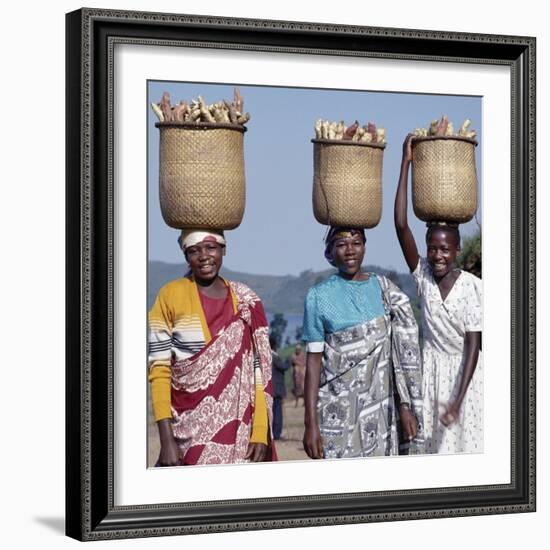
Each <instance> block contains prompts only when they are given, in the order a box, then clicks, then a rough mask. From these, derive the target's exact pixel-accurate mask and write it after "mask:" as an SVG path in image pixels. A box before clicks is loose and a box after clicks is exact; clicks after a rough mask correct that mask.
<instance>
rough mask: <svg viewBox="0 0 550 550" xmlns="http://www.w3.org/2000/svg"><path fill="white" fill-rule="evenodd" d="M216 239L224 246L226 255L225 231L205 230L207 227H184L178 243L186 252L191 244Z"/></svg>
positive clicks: (215, 240)
mask: <svg viewBox="0 0 550 550" xmlns="http://www.w3.org/2000/svg"><path fill="white" fill-rule="evenodd" d="M205 241H214V242H216V243H218V244H219V245H220V246H222V247H223V253H224V255H225V239H224V236H223V231H216V230H205V229H182V230H181V234H180V236H179V237H178V244H179V245H180V247H181V249H182V250H183V251H184V252H185V250H186V249H187V248H189V247H190V246H194V245H196V244H199V243H202V242H205Z"/></svg>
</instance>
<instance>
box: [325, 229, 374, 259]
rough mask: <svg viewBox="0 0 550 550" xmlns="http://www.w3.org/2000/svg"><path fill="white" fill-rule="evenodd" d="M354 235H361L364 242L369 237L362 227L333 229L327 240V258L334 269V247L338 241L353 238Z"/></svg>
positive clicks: (330, 230) (329, 232)
mask: <svg viewBox="0 0 550 550" xmlns="http://www.w3.org/2000/svg"><path fill="white" fill-rule="evenodd" d="M354 233H359V235H361V237H362V238H363V242H364V243H365V242H367V237H366V236H365V230H364V229H363V228H362V227H331V228H330V229H329V231H328V233H327V236H326V238H325V258H326V259H327V261H328V263H329V264H330V265H332V266H334V267H336V264H335V263H334V258H333V257H332V245H333V244H334V241H335V240H336V239H342V238H345V237H351V236H352V235H353V234H354Z"/></svg>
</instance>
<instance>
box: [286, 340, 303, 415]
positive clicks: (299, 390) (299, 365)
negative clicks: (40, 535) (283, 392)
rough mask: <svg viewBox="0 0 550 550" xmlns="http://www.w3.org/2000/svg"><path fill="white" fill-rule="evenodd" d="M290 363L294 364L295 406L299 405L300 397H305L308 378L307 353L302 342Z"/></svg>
mask: <svg viewBox="0 0 550 550" xmlns="http://www.w3.org/2000/svg"><path fill="white" fill-rule="evenodd" d="M290 364H291V365H292V380H293V383H294V384H293V387H292V393H293V394H294V398H295V399H296V401H295V403H294V406H295V407H297V406H298V401H299V400H300V397H301V398H303V397H304V382H305V379H306V355H305V353H304V350H303V348H302V345H301V344H296V347H295V348H294V353H293V354H292V355H291V357H290Z"/></svg>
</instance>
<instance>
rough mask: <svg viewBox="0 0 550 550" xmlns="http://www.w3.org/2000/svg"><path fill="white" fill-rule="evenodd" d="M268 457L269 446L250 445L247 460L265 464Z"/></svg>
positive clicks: (245, 456)
mask: <svg viewBox="0 0 550 550" xmlns="http://www.w3.org/2000/svg"><path fill="white" fill-rule="evenodd" d="M266 456H267V445H264V444H263V443H249V444H248V449H247V450H246V454H245V455H244V458H245V459H247V460H248V459H250V462H263V461H264V460H265V457H266Z"/></svg>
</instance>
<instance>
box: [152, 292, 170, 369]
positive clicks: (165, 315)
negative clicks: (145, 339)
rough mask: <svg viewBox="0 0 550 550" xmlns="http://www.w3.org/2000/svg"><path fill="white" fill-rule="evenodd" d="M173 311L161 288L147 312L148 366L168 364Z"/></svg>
mask: <svg viewBox="0 0 550 550" xmlns="http://www.w3.org/2000/svg"><path fill="white" fill-rule="evenodd" d="M173 323H174V320H173V312H171V311H170V308H169V307H168V304H167V301H166V297H165V292H164V289H161V290H160V292H159V294H158V296H157V299H156V300H155V303H154V304H153V307H152V308H151V311H150V312H149V368H150V369H151V368H153V367H155V366H160V365H162V366H167V365H170V359H171V347H172V328H173Z"/></svg>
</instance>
